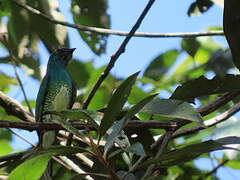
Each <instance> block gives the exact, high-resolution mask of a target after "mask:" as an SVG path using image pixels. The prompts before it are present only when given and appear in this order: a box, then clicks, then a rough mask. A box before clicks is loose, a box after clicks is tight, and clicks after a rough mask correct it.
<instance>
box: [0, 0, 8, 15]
mask: <svg viewBox="0 0 240 180" xmlns="http://www.w3.org/2000/svg"><path fill="white" fill-rule="evenodd" d="M9 6H10V4H9V1H8V0H2V1H1V3H0V17H3V16H10V7H9Z"/></svg>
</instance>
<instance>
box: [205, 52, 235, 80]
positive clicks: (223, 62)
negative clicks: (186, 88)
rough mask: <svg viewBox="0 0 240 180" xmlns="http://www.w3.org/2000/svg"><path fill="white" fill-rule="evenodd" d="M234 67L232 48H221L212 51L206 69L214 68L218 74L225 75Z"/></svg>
mask: <svg viewBox="0 0 240 180" xmlns="http://www.w3.org/2000/svg"><path fill="white" fill-rule="evenodd" d="M233 67H234V64H233V60H232V54H231V51H230V49H227V50H222V49H219V50H217V51H216V52H214V53H212V55H211V57H210V59H209V61H208V62H207V64H206V70H212V71H213V72H214V73H215V74H216V75H217V76H224V75H225V74H226V73H227V72H228V70H229V69H231V68H233Z"/></svg>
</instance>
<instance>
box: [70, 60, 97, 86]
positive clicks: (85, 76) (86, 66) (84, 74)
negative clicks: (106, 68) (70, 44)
mask: <svg viewBox="0 0 240 180" xmlns="http://www.w3.org/2000/svg"><path fill="white" fill-rule="evenodd" d="M67 70H68V73H69V75H70V77H71V78H72V80H73V81H74V82H75V83H76V85H77V89H79V88H83V87H86V85H87V82H88V80H89V78H90V76H91V71H94V67H93V64H92V62H81V61H78V60H75V59H72V60H71V61H70V62H69V63H68V66H67Z"/></svg>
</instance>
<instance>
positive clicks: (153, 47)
mask: <svg viewBox="0 0 240 180" xmlns="http://www.w3.org/2000/svg"><path fill="white" fill-rule="evenodd" d="M147 2H148V1H147V0H141V1H139V0H130V1H129V0H109V9H108V12H109V14H110V15H111V28H112V29H114V30H122V31H129V30H130V29H131V27H132V26H133V24H134V23H135V21H136V19H137V18H138V16H139V15H140V13H141V12H142V10H143V8H144V7H145V5H146V4H147ZM191 2H193V1H192V0H191V1H188V0H164V1H156V2H155V4H154V5H153V7H152V8H151V10H150V12H149V13H148V15H147V16H146V18H145V19H144V21H143V23H142V24H141V26H140V28H139V29H138V31H139V32H155V33H156V32H159V33H167V32H192V31H193V32H199V31H205V30H206V29H207V28H208V27H209V26H222V17H223V10H222V8H220V7H218V6H213V7H212V8H211V9H210V10H209V11H208V12H206V13H204V14H203V15H201V16H196V17H191V18H189V17H188V16H187V10H188V7H189V5H190V4H191ZM59 5H60V10H61V12H62V13H63V14H64V16H65V18H66V20H67V21H68V22H71V23H73V20H72V16H71V14H70V13H69V12H68V11H69V8H70V1H69V0H62V1H59ZM68 30H69V35H70V44H71V47H75V48H77V49H76V50H75V52H74V57H76V58H78V59H80V60H82V61H88V60H91V59H95V62H94V64H95V66H97V67H99V66H102V65H104V64H106V63H108V61H109V60H110V56H111V55H112V54H113V53H114V52H116V50H117V49H118V47H119V46H120V44H121V42H122V41H123V39H124V37H119V36H113V35H111V36H109V39H108V45H107V52H106V54H104V55H101V56H100V57H98V56H96V55H94V54H93V53H92V52H91V50H90V49H89V48H88V47H87V45H86V44H85V43H84V42H83V41H82V40H81V38H80V36H79V35H78V32H77V31H76V30H75V29H72V28H68ZM216 39H217V40H218V41H219V42H221V43H222V44H224V45H226V41H225V39H224V38H223V37H217V38H216ZM180 41H181V39H180V38H132V39H131V40H130V42H129V43H128V45H127V48H126V51H125V53H124V54H122V55H121V56H120V58H119V59H118V61H117V63H116V64H115V66H114V68H113V69H112V71H111V72H112V73H113V74H114V75H116V76H119V77H127V76H129V75H130V74H133V73H135V72H137V71H139V70H141V71H143V70H144V69H145V68H146V66H147V65H148V64H149V63H150V61H151V60H152V59H153V58H154V57H156V56H158V55H159V54H160V53H162V52H164V51H166V50H168V49H172V48H177V49H180ZM39 48H40V51H41V64H42V66H46V64H47V60H48V56H49V54H48V53H47V50H46V49H45V48H44V46H43V45H42V43H39ZM0 53H1V54H3V53H5V52H4V51H3V50H1V49H0ZM11 68H12V67H10V66H2V65H0V71H4V72H6V73H7V74H10V75H12V76H14V74H13V73H12V69H11ZM19 73H20V76H21V79H22V81H23V84H24V86H25V89H26V93H27V96H28V98H29V99H35V98H36V95H37V92H38V88H39V82H37V81H35V80H33V79H32V78H30V77H28V76H26V75H25V73H24V72H23V71H22V70H19ZM9 95H10V96H12V97H14V98H16V99H17V100H19V101H22V100H23V96H22V95H21V93H20V90H19V89H18V88H14V89H13V90H12V91H11V92H10V93H9ZM21 132H22V133H23V135H24V136H25V137H27V138H28V139H30V140H32V141H33V142H36V134H35V133H31V134H30V133H28V132H23V131H21ZM12 146H13V147H14V148H15V149H25V148H27V147H28V145H27V144H26V143H25V142H23V141H20V140H19V138H18V137H14V140H13V142H12ZM196 163H197V164H198V165H199V167H201V168H203V169H207V170H210V169H211V168H212V165H211V163H210V162H209V161H208V160H206V159H200V160H198V161H196ZM218 176H219V177H220V179H236V177H238V178H240V173H239V171H233V170H231V169H228V170H226V169H220V170H219V171H218Z"/></svg>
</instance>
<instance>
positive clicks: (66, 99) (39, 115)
mask: <svg viewBox="0 0 240 180" xmlns="http://www.w3.org/2000/svg"><path fill="white" fill-rule="evenodd" d="M74 50H75V48H73V49H69V48H61V49H57V50H56V51H55V52H53V53H52V54H51V56H50V58H49V61H48V65H47V72H46V75H45V77H44V78H43V81H42V83H41V85H40V88H39V92H38V95H37V101H36V108H35V110H36V112H35V115H36V116H35V117H36V122H51V121H52V120H53V119H56V118H60V117H57V116H56V115H51V114H46V112H47V111H61V110H66V109H71V108H72V106H73V103H74V100H75V97H76V90H75V88H74V85H73V82H72V80H71V78H70V76H69V74H68V72H67V70H66V66H67V64H68V62H69V61H70V59H71V58H72V53H73V51H74ZM38 134H39V143H40V147H49V146H51V145H52V144H53V143H54V141H55V137H56V132H55V131H43V132H38Z"/></svg>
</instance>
